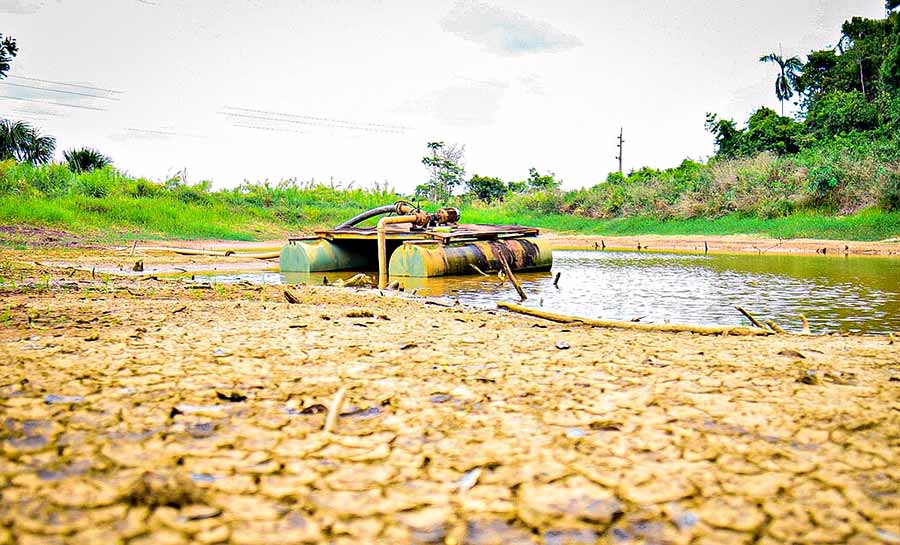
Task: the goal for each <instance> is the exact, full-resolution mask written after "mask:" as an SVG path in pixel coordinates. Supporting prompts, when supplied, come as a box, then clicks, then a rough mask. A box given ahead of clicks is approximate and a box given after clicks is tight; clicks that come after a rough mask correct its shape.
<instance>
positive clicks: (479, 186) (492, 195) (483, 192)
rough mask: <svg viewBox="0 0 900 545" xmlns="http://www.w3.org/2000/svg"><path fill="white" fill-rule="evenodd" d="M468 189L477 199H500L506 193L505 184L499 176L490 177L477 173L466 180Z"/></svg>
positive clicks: (489, 200)
mask: <svg viewBox="0 0 900 545" xmlns="http://www.w3.org/2000/svg"><path fill="white" fill-rule="evenodd" d="M466 186H468V188H469V191H471V192H472V193H474V194H475V196H476V197H478V199H479V200H482V201H484V202H491V201H495V200H500V199H502V198H503V195H506V191H507V189H506V184H504V183H503V180H501V179H500V178H491V177H488V176H479V175H478V174H476V175H474V176H472V178H471V179H470V180H469V181H468V182H466Z"/></svg>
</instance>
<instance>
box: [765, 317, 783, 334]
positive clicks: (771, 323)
mask: <svg viewBox="0 0 900 545" xmlns="http://www.w3.org/2000/svg"><path fill="white" fill-rule="evenodd" d="M766 325H767V326H769V328H771V329H772V331H774V332H775V333H778V334H779V335H787V331H785V330H783V329H781V326H780V325H778V324H776V323H775V320H766Z"/></svg>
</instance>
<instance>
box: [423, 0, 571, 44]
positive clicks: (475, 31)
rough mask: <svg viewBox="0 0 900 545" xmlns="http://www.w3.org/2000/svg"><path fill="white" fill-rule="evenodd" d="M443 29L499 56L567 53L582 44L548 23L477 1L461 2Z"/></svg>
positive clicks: (447, 19) (442, 25) (447, 18)
mask: <svg viewBox="0 0 900 545" xmlns="http://www.w3.org/2000/svg"><path fill="white" fill-rule="evenodd" d="M441 28H443V29H444V30H446V31H447V32H450V33H452V34H456V35H457V36H459V37H461V38H464V39H466V40H469V41H471V42H475V43H477V44H479V45H481V46H482V47H484V49H485V50H486V51H489V52H491V53H495V54H497V55H524V54H528V53H544V52H553V51H565V50H567V49H573V48H575V47H579V46H581V45H583V44H582V42H581V40H580V39H579V38H578V37H576V36H573V35H571V34H566V33H564V32H562V31H561V30H558V29H557V28H555V27H553V26H552V25H550V24H549V23H547V22H545V21H540V20H537V19H533V18H531V17H528V16H526V15H523V14H521V13H518V12H515V11H512V10H507V9H503V8H499V7H496V6H491V5H490V4H485V3H481V2H477V1H475V0H459V1H458V2H457V3H456V5H455V6H454V7H453V9H452V10H451V11H450V13H448V14H447V15H446V16H445V17H444V18H443V19H442V20H441Z"/></svg>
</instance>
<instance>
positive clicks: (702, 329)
mask: <svg viewBox="0 0 900 545" xmlns="http://www.w3.org/2000/svg"><path fill="white" fill-rule="evenodd" d="M497 306H498V307H500V308H505V309H507V310H510V311H512V312H518V313H520V314H527V315H529V316H536V317H538V318H543V319H545V320H550V321H552V322H559V323H563V324H572V323H582V324H585V325H589V326H593V327H612V328H619V329H634V330H638V331H664V332H675V333H678V332H685V331H686V332H689V333H698V334H700V335H744V336H749V335H771V334H772V332H771V331H769V330H768V329H759V328H756V327H741V326H735V327H728V326H703V325H685V324H641V323H635V322H623V321H619V320H597V319H594V318H581V317H578V316H566V315H565V314H555V313H553V312H545V311H543V310H536V309H533V308H528V307H523V306H522V305H517V304H515V303H506V302H504V301H501V302H499V303H497Z"/></svg>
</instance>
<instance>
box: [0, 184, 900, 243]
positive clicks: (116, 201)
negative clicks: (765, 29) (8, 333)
mask: <svg viewBox="0 0 900 545" xmlns="http://www.w3.org/2000/svg"><path fill="white" fill-rule="evenodd" d="M370 204H371V203H368V202H367V203H356V202H345V203H321V204H317V203H312V202H309V203H305V204H303V205H301V206H299V207H297V208H296V209H295V210H293V211H292V212H291V214H290V215H289V217H288V218H287V219H285V218H284V217H283V216H284V214H280V215H279V214H277V213H276V212H275V211H273V210H272V209H271V208H266V207H262V206H256V205H252V204H240V205H239V204H234V205H229V204H224V203H221V202H213V203H207V204H194V203H186V202H183V201H181V200H179V199H177V198H174V197H172V196H169V195H161V196H157V197H142V198H137V197H128V196H123V195H114V196H109V197H99V198H95V197H85V196H82V195H66V196H61V197H55V198H47V197H40V196H21V195H18V196H13V195H6V196H0V224H3V225H30V226H42V227H50V228H55V229H63V230H66V231H69V232H72V233H75V234H79V235H86V236H89V237H91V238H94V239H98V240H127V239H133V238H142V239H152V238H172V239H225V240H261V239H267V238H273V237H279V236H285V235H287V234H290V233H299V232H301V231H307V232H308V231H311V230H313V229H318V228H324V227H331V226H334V225H335V224H337V223H339V222H341V221H343V220H344V219H346V218H349V217H350V216H352V215H354V214H356V213H358V212H360V211H362V210H363V209H364V207H367V206H369V205H370ZM280 216H282V217H280ZM462 217H463V221H464V222H466V223H499V224H517V225H529V226H533V227H540V228H543V229H547V230H552V231H557V232H564V233H576V234H590V235H645V234H654V235H734V234H760V235H766V236H771V237H775V238H828V239H837V240H884V239H887V238H892V237H897V236H900V213H898V212H884V211H880V210H876V209H868V210H864V211H862V212H859V213H857V214H853V215H849V216H843V217H837V216H830V215H826V214H819V213H802V214H794V215H792V216H787V217H783V218H776V219H761V218H755V217H747V216H741V215H738V214H732V215H729V216H725V217H722V218H718V219H702V218H694V219H686V220H665V221H663V220H658V219H654V218H646V217H643V218H641V217H628V218H617V219H608V220H604V219H591V218H586V217H583V216H574V215H565V214H537V213H515V212H510V211H505V210H503V209H502V208H491V209H486V208H470V207H464V208H463V210H462ZM369 223H370V224H371V223H372V222H369Z"/></svg>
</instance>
